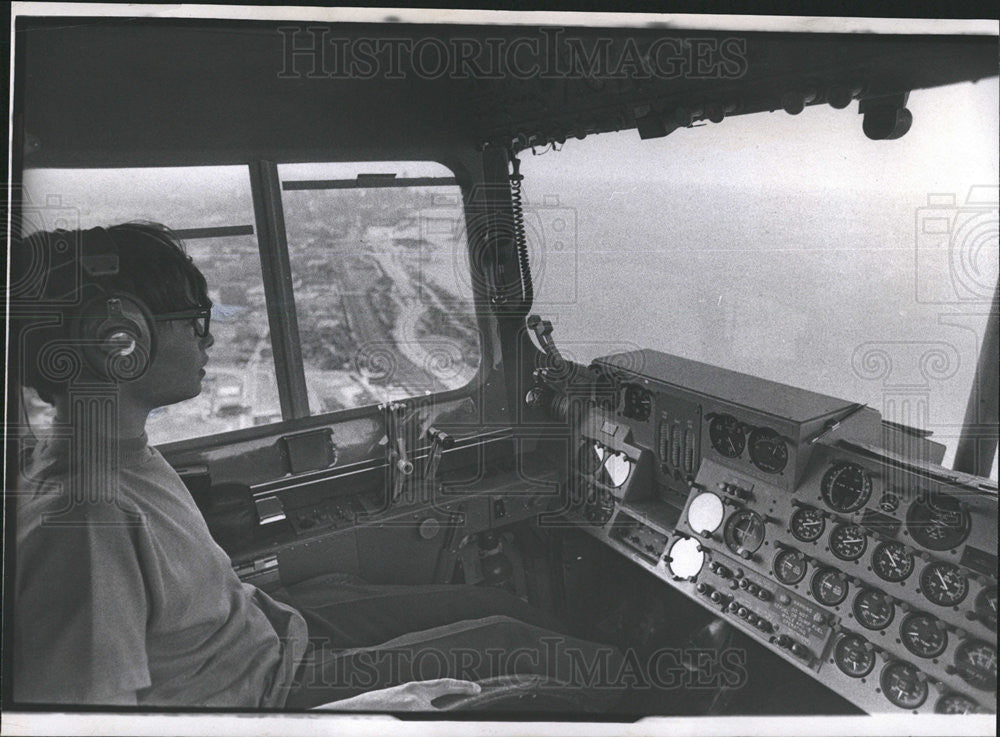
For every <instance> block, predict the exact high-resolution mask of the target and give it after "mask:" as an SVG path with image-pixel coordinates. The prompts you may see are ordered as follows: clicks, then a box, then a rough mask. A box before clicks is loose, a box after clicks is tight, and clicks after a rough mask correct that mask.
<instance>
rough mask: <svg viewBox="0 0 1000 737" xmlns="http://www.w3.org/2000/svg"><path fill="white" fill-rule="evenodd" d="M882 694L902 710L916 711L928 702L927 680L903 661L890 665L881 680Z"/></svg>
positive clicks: (884, 670)
mask: <svg viewBox="0 0 1000 737" xmlns="http://www.w3.org/2000/svg"><path fill="white" fill-rule="evenodd" d="M879 683H880V685H881V686H882V693H884V694H885V697H886V698H887V699H889V701H891V702H892V703H894V704H895V705H896V706H898V707H899V708H900V709H916V708H918V707H919V706H921V705H922V704H923V703H924V702H925V701H926V700H927V679H926V678H924V677H923V674H922V673H921V672H920V671H919V670H917V668H916V667H915V666H913V665H910V664H909V663H904V662H902V661H901V660H897V661H895V662H892V663H889V664H888V665H887V666H885V668H883V669H882V675H881V677H880V678H879Z"/></svg>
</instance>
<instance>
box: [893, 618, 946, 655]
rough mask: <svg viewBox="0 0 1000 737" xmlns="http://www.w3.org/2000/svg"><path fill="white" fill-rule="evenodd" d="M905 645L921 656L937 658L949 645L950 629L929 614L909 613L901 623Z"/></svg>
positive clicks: (900, 631) (900, 634)
mask: <svg viewBox="0 0 1000 737" xmlns="http://www.w3.org/2000/svg"><path fill="white" fill-rule="evenodd" d="M899 637H900V639H901V640H902V641H903V646H904V647H905V648H906V649H907V650H909V651H910V652H911V653H913V654H914V655H916V656H918V657H921V658H936V657H937V656H938V655H940V654H941V653H943V652H944V651H945V648H946V647H948V631H947V630H945V628H944V626H943V625H942V624H941V623H940V622H939V621H938V620H937V619H936V618H934V617H932V616H930V615H929V614H909V615H907V616H906V618H904V619H903V621H902V622H900V623H899Z"/></svg>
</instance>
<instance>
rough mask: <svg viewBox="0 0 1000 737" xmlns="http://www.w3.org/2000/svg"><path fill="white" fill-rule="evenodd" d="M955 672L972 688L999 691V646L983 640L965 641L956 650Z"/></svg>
mask: <svg viewBox="0 0 1000 737" xmlns="http://www.w3.org/2000/svg"><path fill="white" fill-rule="evenodd" d="M955 670H956V671H958V675H960V676H961V677H962V680H963V681H965V682H966V683H968V684H969V685H970V686H975V687H976V688H981V689H982V690H984V691H996V690H997V646H996V645H990V644H989V643H988V642H983V641H982V640H965V641H963V642H962V643H961V644H959V646H958V647H957V648H955Z"/></svg>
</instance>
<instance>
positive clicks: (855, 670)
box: [833, 634, 875, 678]
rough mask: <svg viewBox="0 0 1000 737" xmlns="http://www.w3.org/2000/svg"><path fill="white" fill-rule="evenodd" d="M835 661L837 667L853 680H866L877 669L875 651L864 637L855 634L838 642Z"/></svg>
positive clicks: (834, 651)
mask: <svg viewBox="0 0 1000 737" xmlns="http://www.w3.org/2000/svg"><path fill="white" fill-rule="evenodd" d="M833 659H834V662H836V663H837V667H838V668H840V670H842V671H843V672H844V673H846V674H847V675H849V676H850V677H851V678H864V677H865V676H867V675H868V674H869V673H871V672H872V668H874V667H875V651H874V650H873V649H872V648H871V646H870V645H869V644H868V642H867V641H866V640H865V639H864V638H863V637H859V636H858V635H853V634H847V635H844V636H843V637H841V638H840V639H839V640H837V646H836V647H835V648H834V650H833Z"/></svg>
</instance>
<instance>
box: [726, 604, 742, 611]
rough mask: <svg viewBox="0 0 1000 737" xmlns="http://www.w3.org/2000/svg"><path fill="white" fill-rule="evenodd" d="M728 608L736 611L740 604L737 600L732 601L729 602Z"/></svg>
mask: <svg viewBox="0 0 1000 737" xmlns="http://www.w3.org/2000/svg"><path fill="white" fill-rule="evenodd" d="M726 609H727V610H728V611H730V612H735V611H738V610H739V609H740V605H739V604H737V603H736V602H735V601H731V602H729V604H727V605H726Z"/></svg>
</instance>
